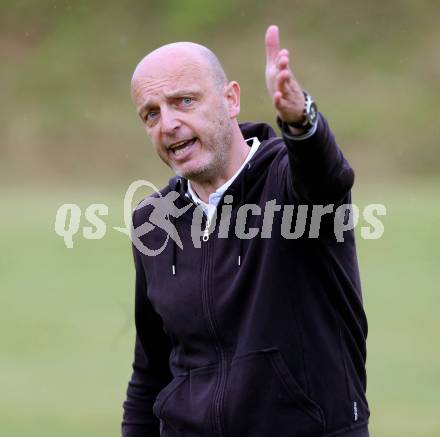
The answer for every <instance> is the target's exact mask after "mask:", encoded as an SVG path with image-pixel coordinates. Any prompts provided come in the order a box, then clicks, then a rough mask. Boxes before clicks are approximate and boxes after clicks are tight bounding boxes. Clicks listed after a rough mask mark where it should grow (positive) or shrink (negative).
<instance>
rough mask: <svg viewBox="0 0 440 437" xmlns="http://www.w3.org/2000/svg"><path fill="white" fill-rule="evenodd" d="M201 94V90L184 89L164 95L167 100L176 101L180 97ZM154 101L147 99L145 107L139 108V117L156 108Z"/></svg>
mask: <svg viewBox="0 0 440 437" xmlns="http://www.w3.org/2000/svg"><path fill="white" fill-rule="evenodd" d="M200 94H201V90H200V88H196V87H194V88H182V89H180V90H176V91H171V92H168V93H167V92H164V95H165V97H166V98H167V99H174V98H176V97H180V96H187V95H193V96H194V95H195V96H198V95H200ZM154 106H155V105H154V99H151V98H147V100H146V101H145V102H144V103H143V105H142V106H141V107H140V108H139V111H138V113H139V115H141V114H143V113H144V112H145V111H147V110H148V109H149V108H151V107H154Z"/></svg>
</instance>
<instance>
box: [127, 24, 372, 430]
mask: <svg viewBox="0 0 440 437" xmlns="http://www.w3.org/2000/svg"><path fill="white" fill-rule="evenodd" d="M266 53H267V65H266V83H267V88H268V91H269V94H270V96H271V98H272V101H273V105H274V107H275V110H276V113H277V116H278V123H279V125H280V128H281V131H282V137H283V138H282V139H280V138H277V137H276V136H275V134H274V132H273V130H272V129H271V128H270V127H269V126H268V125H265V124H250V123H246V124H243V125H239V124H238V122H237V116H238V114H239V111H240V88H239V85H238V84H237V83H236V82H234V81H232V82H228V81H227V79H226V75H225V73H224V71H223V69H222V67H221V65H220V63H219V62H218V60H217V58H216V57H215V55H213V53H212V52H210V51H209V50H208V49H206V48H205V47H202V46H199V45H197V44H192V43H175V44H170V45H166V46H163V47H161V48H159V49H157V50H155V51H153V52H151V53H150V54H148V55H147V56H146V57H145V58H144V59H143V60H142V61H141V62H140V63H139V64H138V66H137V67H136V70H135V72H134V74H133V79H132V97H133V101H134V103H135V106H136V108H137V111H138V113H139V116H140V118H141V119H142V122H143V124H144V127H145V130H146V131H147V134H148V135H149V136H150V138H151V140H152V142H153V144H154V146H155V148H156V151H157V153H158V154H159V156H160V158H161V159H162V160H163V161H164V162H165V163H166V164H167V165H168V166H170V167H171V168H172V169H173V170H174V172H175V173H176V177H174V178H172V179H171V180H170V182H169V185H168V186H167V187H165V188H164V189H163V190H161V193H160V195H159V197H160V198H163V197H166V196H167V195H168V194H169V193H172V192H176V193H177V194H176V196H175V197H176V200H175V206H176V208H177V210H178V211H180V213H179V214H180V215H179V214H177V215H175V216H173V215H172V214H171V218H170V220H171V221H172V224H173V225H174V226H175V229H176V232H177V234H178V236H179V239H180V240H179V241H180V242H181V244H177V243H176V240H175V239H168V243H167V244H166V246H165V248H164V250H163V251H162V252H160V253H158V254H157V255H156V256H146V255H145V254H144V253H142V247H140V246H139V244H135V245H134V246H133V253H134V260H135V267H136V293H135V322H136V344H135V358H134V363H133V374H132V377H131V380H130V383H129V386H128V390H127V399H126V401H125V403H124V419H123V423H122V435H123V436H124V437H140V436H143V437H152V436H159V435H161V436H167V437H175V436H182V437H196V436H209V437H210V436H229V437H266V436H271V435H273V436H279V437H296V436H303V437H306V436H336V435H337V436H340V437H342V436H344V437H347V436H350V437H352V436H362V437H363V436H368V429H367V423H368V417H369V411H368V405H367V401H366V398H365V388H366V375H365V357H366V351H365V339H366V335H367V323H366V318H365V314H364V311H363V308H362V297H361V290H360V283H359V274H358V267H357V260H356V250H355V244H354V234H353V230H352V229H351V230H349V231H347V232H345V233H344V239H343V241H340V239H337V238H335V232H334V228H333V227H332V226H333V221H334V220H335V219H336V215H334V216H333V215H332V214H330V215H328V214H327V215H326V216H325V214H326V212H328V211H327V209H325V210H324V209H321V211H325V212H324V213H323V214H321V216H320V218H321V219H322V220H321V226H320V229H319V234H318V235H316V229H315V230H314V229H312V228H313V226H312V224H311V223H310V229H309V233H308V234H307V232H306V233H304V232H303V233H298V235H296V236H295V233H296V230H295V233H294V234H292V233H291V232H290V231H291V230H290V222H289V227H288V229H287V231H286V228H285V223H284V218H283V219H281V217H280V215H281V214H280V209H281V206H283V207H284V210H285V211H290V212H291V213H292V211H294V212H295V213H296V218H298V217H299V216H300V215H301V212H300V211H301V206H305V207H310V209H309V211H310V210H311V208H312V206H313V205H314V206H316V205H322V208H327V207H328V206H330V207H331V208H333V207H334V208H336V207H339V206H341V205H348V204H350V202H351V199H350V189H351V187H352V184H353V180H354V173H353V170H352V169H351V168H350V166H349V165H348V163H347V161H346V160H345V159H344V157H343V155H342V153H341V151H340V150H339V148H338V146H337V145H336V143H335V140H334V137H333V134H332V133H331V131H330V129H329V127H328V124H327V122H326V120H325V118H324V117H323V116H322V114H320V113H317V112H316V105H315V104H314V103H313V101H312V98H311V97H310V96H309V95H308V94H307V93H304V92H303V90H302V88H301V87H300V85H299V84H298V82H297V81H296V79H295V77H294V75H293V73H292V71H291V69H290V67H289V53H288V51H287V50H280V49H279V36H278V28H277V27H276V26H270V27H269V28H268V30H267V33H266ZM246 140H247V141H246ZM248 143H249V144H248ZM156 197H158V195H156ZM147 203H148V202H147ZM268 205H270V206H271V207H272V213H271V214H268V217H269V219H270V220H269V219H267V220H266V214H265V215H264V217H263V214H262V212H261V211H263V210H264V208H265V207H267V206H268ZM274 205H278V207H279V208H278V209H277V207H276V206H274ZM289 205H290V209H289ZM153 209H154V208H152V207H151V204H150V205H147V206H145V205H143V204H141V205H140V206H139V207H138V208H137V209H136V210H135V212H134V214H133V226H134V228H135V229H137V228H139V227H141V226H142V225H143V224H145V223H150V222H149V219H150V215H151V217H152V213H153ZM200 211H203V219H202V225H203V226H205V229H204V230H202V233H201V235H200V237H201V238H200V239H199V241H198V243H200V244H198V245H197V244H195V242H194V238H193V236H194V235H193V229H192V226H193V220H194V216H196V215H197V212H200ZM220 211H221V212H222V217H221V219H220V221H216V220H215V216H216V212H220ZM225 211H226V212H227V213H228V214H226V213H225V214H223V212H225ZM285 211H284V212H285ZM303 211H304V210H303ZM284 212H283V217H284ZM223 216H226V217H227V219H225V220H224V221H223ZM292 217H293V216H292V214H291V215H290V218H292ZM222 221H223V222H222ZM151 222H152V220H151ZM244 222H245V223H244ZM222 223H223V224H222ZM225 223H226V225H225ZM243 223H244V224H243ZM315 224H316V223H315ZM224 225H225V226H224ZM228 225H229V226H228ZM269 225H272V226H269ZM234 227H235V228H234ZM283 227H284V228H283ZM280 228H283V229H284V231H283V230H282V231H281V232H280ZM234 229H235V231H236V232H235V234H234ZM256 230H257V234H258V235H257V234H256ZM259 231H261V232H259ZM258 232H259V233H258ZM292 235H293V236H292ZM297 236H298V237H299V238H296V237H297ZM166 238H167V235H165V232H164V231H163V229H160V227H155V228H154V229H153V230H152V231H151V232H148V233H146V234H145V235H143V236H142V237H141V238H140V240H138V241H137V243H139V241H141V243H142V244H144V245H145V246H148V247H153V248H158V247H161V245H162V244H163V242H164V241H166ZM141 246H142V245H141Z"/></svg>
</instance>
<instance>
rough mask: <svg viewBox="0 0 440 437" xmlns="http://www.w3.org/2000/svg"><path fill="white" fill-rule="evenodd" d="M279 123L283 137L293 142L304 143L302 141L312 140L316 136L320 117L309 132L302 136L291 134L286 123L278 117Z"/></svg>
mask: <svg viewBox="0 0 440 437" xmlns="http://www.w3.org/2000/svg"><path fill="white" fill-rule="evenodd" d="M277 123H278V126H279V127H280V129H281V133H282V135H283V137H286V138H287V139H288V140H291V141H302V140H306V139H307V138H310V137H311V136H313V135H314V134H315V132H316V130H317V129H318V123H319V117H318V118H317V119H316V123H315V124H314V125H313V126H312V127H311V128H310V129H309V130H308V131H307V132H305V133H303V134H301V135H294V134H292V133H291V132H289V131H288V130H287V129H288V128H287V126H286V123H284V122H283V121H282V120H281V119H280V118H279V117H277Z"/></svg>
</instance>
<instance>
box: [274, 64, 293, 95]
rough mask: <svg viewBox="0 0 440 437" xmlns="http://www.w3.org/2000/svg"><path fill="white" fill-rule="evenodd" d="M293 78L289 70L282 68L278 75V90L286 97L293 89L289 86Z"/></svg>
mask: <svg viewBox="0 0 440 437" xmlns="http://www.w3.org/2000/svg"><path fill="white" fill-rule="evenodd" d="M291 79H292V75H291V74H290V72H289V70H282V71H280V72H279V73H278V75H277V78H276V81H277V90H278V91H280V92H281V93H282V94H283V96H284V97H285V96H286V94H288V93H289V92H290V91H291V89H290V86H289V85H290V81H291Z"/></svg>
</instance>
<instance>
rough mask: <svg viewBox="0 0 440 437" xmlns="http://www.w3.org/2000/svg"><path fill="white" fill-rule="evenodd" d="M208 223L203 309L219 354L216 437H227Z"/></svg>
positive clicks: (223, 362)
mask: <svg viewBox="0 0 440 437" xmlns="http://www.w3.org/2000/svg"><path fill="white" fill-rule="evenodd" d="M204 217H205V219H206V222H205V229H204V232H203V237H202V240H203V241H204V242H205V244H202V254H203V260H204V263H203V265H202V302H203V309H204V312H205V315H206V318H207V319H208V322H209V323H208V325H209V330H210V334H211V336H212V338H213V339H214V343H215V349H216V353H217V357H218V360H219V376H218V379H217V383H216V386H215V390H214V394H213V402H212V408H213V419H214V424H213V425H214V436H216V437H223V436H225V435H226V433H225V431H224V428H225V427H224V424H223V420H222V417H223V411H222V410H223V398H224V392H225V388H226V377H227V360H226V354H225V351H224V350H223V348H222V345H221V340H220V337H219V335H218V327H217V322H216V320H215V315H214V304H213V302H212V292H211V284H212V268H213V262H212V261H213V260H212V256H213V245H214V241H213V240H212V239H211V240H210V241H208V240H209V232H208V230H209V226H210V221H209V220H208V218H207V217H206V215H204ZM205 235H206V239H205Z"/></svg>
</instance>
